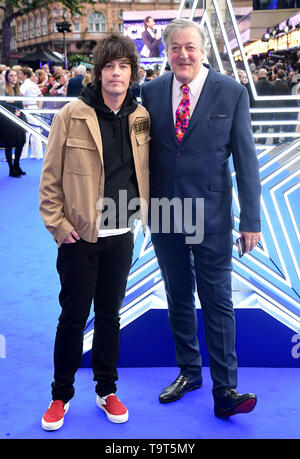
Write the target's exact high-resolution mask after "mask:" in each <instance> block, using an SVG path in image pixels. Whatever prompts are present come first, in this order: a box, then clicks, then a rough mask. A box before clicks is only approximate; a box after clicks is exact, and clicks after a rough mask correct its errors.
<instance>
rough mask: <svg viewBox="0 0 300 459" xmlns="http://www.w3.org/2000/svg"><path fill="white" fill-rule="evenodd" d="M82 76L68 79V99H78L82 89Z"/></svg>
mask: <svg viewBox="0 0 300 459" xmlns="http://www.w3.org/2000/svg"><path fill="white" fill-rule="evenodd" d="M82 80H83V75H76V76H75V77H73V78H70V80H69V83H68V87H67V96H68V97H78V96H79V94H80V92H81V91H82V89H83V86H82Z"/></svg>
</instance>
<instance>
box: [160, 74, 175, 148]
mask: <svg viewBox="0 0 300 459" xmlns="http://www.w3.org/2000/svg"><path fill="white" fill-rule="evenodd" d="M173 78H174V74H173V72H168V74H167V75H166V78H165V79H164V81H163V82H162V84H163V91H162V93H163V94H165V95H166V101H165V103H164V104H163V103H161V109H160V115H161V116H160V119H161V120H164V124H163V132H168V133H170V135H171V138H172V141H173V142H174V143H175V145H176V147H178V141H177V137H176V131H175V126H174V119H173V108H172V86H173ZM170 126H173V128H171V129H170Z"/></svg>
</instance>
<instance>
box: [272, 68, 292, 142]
mask: <svg viewBox="0 0 300 459" xmlns="http://www.w3.org/2000/svg"><path fill="white" fill-rule="evenodd" d="M285 78H286V74H285V71H284V70H282V69H280V70H278V72H277V75H276V80H275V81H274V82H273V85H274V95H275V96H289V95H290V89H289V86H288V84H287V82H286V81H285ZM276 105H277V106H278V107H281V108H282V107H286V105H287V104H286V101H285V100H280V101H277V102H276ZM286 116H287V113H276V114H275V120H276V121H280V120H284V119H286ZM281 129H282V130H287V129H285V126H280V125H275V126H274V132H279V131H280V130H281ZM278 142H279V138H274V140H273V143H274V144H276V143H278Z"/></svg>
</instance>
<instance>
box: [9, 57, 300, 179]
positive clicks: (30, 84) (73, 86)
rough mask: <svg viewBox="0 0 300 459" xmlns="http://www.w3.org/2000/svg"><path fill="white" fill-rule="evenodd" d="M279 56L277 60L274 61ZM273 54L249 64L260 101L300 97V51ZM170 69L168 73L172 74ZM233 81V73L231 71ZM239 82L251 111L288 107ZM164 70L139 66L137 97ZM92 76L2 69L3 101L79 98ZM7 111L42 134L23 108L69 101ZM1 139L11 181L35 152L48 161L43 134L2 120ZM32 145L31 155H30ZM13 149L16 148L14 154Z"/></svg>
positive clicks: (79, 70) (78, 71)
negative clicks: (13, 98) (9, 98)
mask: <svg viewBox="0 0 300 459" xmlns="http://www.w3.org/2000/svg"><path fill="white" fill-rule="evenodd" d="M275 57H276V59H274V58H275ZM279 57H280V59H278V56H273V55H269V56H268V57H265V58H260V59H258V60H256V63H254V62H251V63H250V70H251V73H252V78H253V81H254V84H255V87H256V91H257V94H258V95H259V96H266V95H267V96H269V95H297V94H300V51H299V52H298V53H297V56H296V58H295V57H294V58H291V57H287V58H284V56H279ZM168 70H169V68H166V71H168ZM226 73H227V74H228V75H230V76H233V73H231V72H226ZM238 73H239V78H240V83H241V84H243V85H244V86H246V88H247V90H248V94H249V101H250V107H262V106H266V105H267V106H276V107H278V106H280V104H281V105H282V106H286V105H287V103H286V101H282V102H280V103H278V102H277V103H276V104H274V102H268V101H267V102H266V101H264V102H260V101H255V100H254V97H253V94H252V91H251V86H250V84H249V80H248V76H247V73H246V72H245V71H244V70H239V72H238ZM159 74H160V71H159V68H158V66H157V65H156V66H155V68H145V67H144V66H142V65H140V66H139V68H138V75H139V81H138V82H135V83H133V84H132V85H131V91H132V93H133V95H134V96H135V97H137V98H139V97H140V93H141V88H142V86H143V84H144V83H147V82H148V81H151V80H153V79H154V78H156V77H157V76H159ZM91 79H92V75H91V71H90V69H88V68H87V67H86V66H85V65H83V64H80V65H78V66H77V67H72V68H71V69H64V68H63V67H62V66H53V67H52V68H51V69H50V68H49V65H48V64H44V65H43V66H42V68H39V69H36V70H33V69H32V68H30V67H24V66H21V65H14V66H12V67H11V68H10V67H8V66H6V65H0V96H4V95H7V96H14V95H15V96H28V97H41V96H47V97H51V96H55V97H58V96H67V97H78V95H79V94H80V92H81V90H82V89H83V87H84V86H86V85H87V84H88V83H90V82H91ZM1 105H2V106H4V108H6V109H7V110H8V111H10V112H12V113H13V114H15V115H17V116H18V117H20V119H22V120H23V121H25V122H27V123H28V124H29V125H30V127H31V128H32V129H33V130H34V131H36V132H38V133H41V132H42V128H41V125H40V124H39V122H38V120H37V118H36V117H34V116H32V115H26V118H25V116H24V114H23V113H22V109H23V108H30V109H38V108H41V107H43V108H61V107H62V106H63V105H64V102H59V101H57V100H56V101H55V102H51V103H49V102H46V101H45V102H42V101H41V102H38V103H32V102H28V103H22V102H19V101H18V102H16V101H15V102H10V103H6V102H3V101H2V102H1ZM288 105H292V106H295V105H296V106H297V105H298V102H297V101H290V102H289V103H288ZM286 117H289V119H291V120H297V119H298V115H297V113H296V112H295V113H291V114H281V113H278V114H272V113H271V114H268V113H265V114H253V115H252V120H253V121H270V123H271V122H272V121H274V120H276V121H277V120H281V119H283V118H286ZM43 118H44V119H45V120H46V121H47V120H48V121H49V124H51V121H52V118H53V115H52V114H48V115H47V114H43ZM0 127H1V138H0V144H1V146H2V147H4V148H5V155H6V160H7V163H8V166H9V175H10V176H11V177H18V178H19V177H21V176H22V175H25V174H26V173H25V172H24V171H23V170H22V169H21V168H20V159H26V158H27V157H28V152H29V151H30V158H34V159H42V158H43V144H42V141H41V138H40V137H39V136H38V135H34V133H33V132H31V133H29V132H26V133H25V131H24V130H23V129H22V128H21V127H19V126H17V125H16V123H14V121H10V120H9V119H8V118H7V117H6V116H3V115H2V116H1V117H0ZM270 127H271V124H270V125H263V126H261V127H260V126H257V125H254V126H253V131H254V132H257V131H258V130H259V129H261V132H262V133H266V132H268V130H269V128H270ZM295 129H296V130H297V129H298V126H297V127H296V125H295V124H292V125H285V126H280V125H279V124H275V125H274V132H279V131H280V130H283V131H285V132H287V133H289V132H292V131H295ZM278 140H279V139H278V138H277V139H276V138H274V140H273V143H274V144H275V143H277V142H278ZM259 142H260V143H262V144H264V143H266V138H262V139H259ZM29 146H30V147H31V150H29ZM13 148H14V149H15V151H14V153H13Z"/></svg>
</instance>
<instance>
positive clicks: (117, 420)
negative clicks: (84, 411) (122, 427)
mask: <svg viewBox="0 0 300 459" xmlns="http://www.w3.org/2000/svg"><path fill="white" fill-rule="evenodd" d="M96 402H97V406H98V407H99V408H100V409H101V410H102V411H104V413H105V414H106V416H107V419H108V420H109V421H110V422H114V423H115V424H122V423H123V422H127V421H128V410H126V413H125V414H121V415H120V416H115V415H113V414H110V413H108V412H107V411H106V409H105V408H104V406H103V405H102V403H101V400H100V397H99V395H97V400H96Z"/></svg>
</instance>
